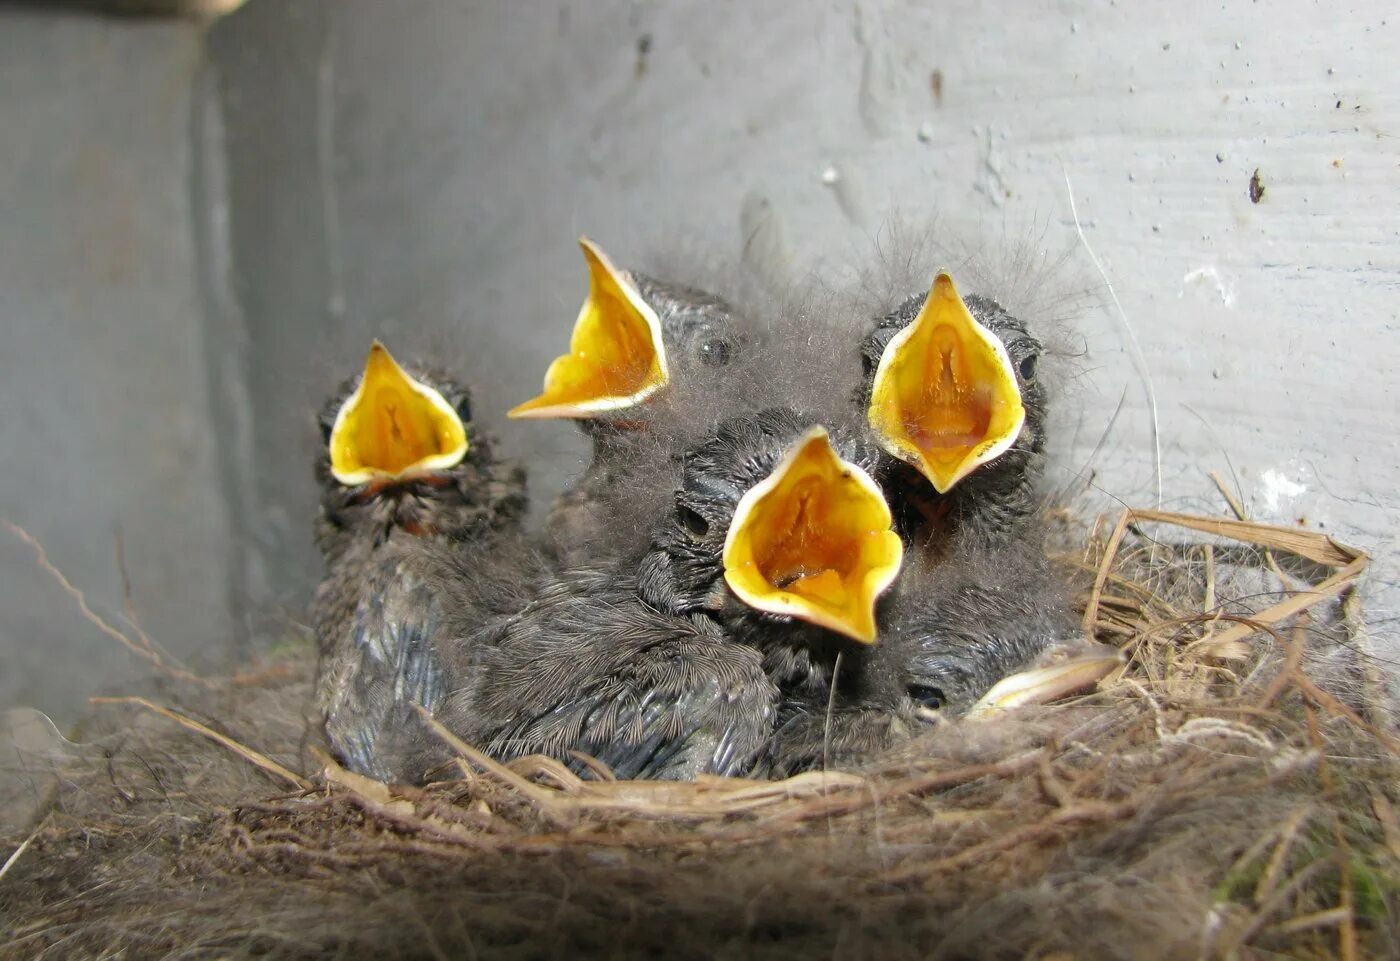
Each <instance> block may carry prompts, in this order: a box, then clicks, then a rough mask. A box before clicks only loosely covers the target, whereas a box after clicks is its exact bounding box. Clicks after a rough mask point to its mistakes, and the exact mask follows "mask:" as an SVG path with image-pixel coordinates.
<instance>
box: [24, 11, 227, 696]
mask: <svg viewBox="0 0 1400 961" xmlns="http://www.w3.org/2000/svg"><path fill="white" fill-rule="evenodd" d="M200 58H201V53H200V42H199V37H198V34H197V33H196V32H195V30H194V29H193V28H192V27H190V26H188V25H185V24H170V23H154V22H151V23H139V24H136V23H129V22H128V23H115V22H107V21H102V20H98V19H89V18H86V17H76V16H55V15H51V14H47V13H44V12H42V11H34V10H27V9H10V8H6V9H0V396H2V397H3V410H4V414H3V416H0V451H3V456H0V463H3V465H4V470H3V475H0V517H4V518H6V519H8V520H11V521H13V522H15V523H18V524H21V525H23V526H24V527H25V528H27V529H28V530H29V531H30V532H32V533H33V534H34V535H35V536H36V537H38V538H39V539H40V540H41V541H42V542H43V543H44V545H45V546H46V547H47V548H48V551H49V554H50V555H51V557H52V559H53V561H54V563H55V564H57V565H58V566H59V567H61V568H62V569H63V570H64V571H66V572H67V574H68V575H69V576H70V577H71V578H72V580H73V581H74V582H75V583H76V584H77V585H79V586H80V587H81V588H83V589H84V590H86V591H87V592H88V594H89V597H90V599H91V601H92V603H93V604H94V606H95V607H97V608H98V609H99V610H100V611H102V612H104V613H106V614H109V615H113V616H115V617H118V618H120V617H121V614H122V607H123V603H122V600H123V587H122V578H121V574H120V571H119V567H118V564H117V563H116V559H115V543H116V532H117V531H120V534H121V538H122V542H123V545H124V552H125V558H126V560H125V566H126V569H127V573H128V574H129V576H130V580H131V593H132V600H133V604H134V605H135V607H136V608H137V609H138V610H139V612H140V615H141V617H142V619H143V621H144V623H145V626H146V627H147V628H148V629H149V630H150V632H151V633H152V634H153V635H154V636H155V637H156V638H158V639H159V640H160V641H161V642H162V643H163V644H164V645H165V646H166V647H167V648H168V649H169V651H170V652H172V653H173V654H174V655H176V656H178V657H181V658H186V659H193V660H196V661H198V660H201V659H203V660H212V661H214V662H217V661H218V660H220V659H223V658H225V657H227V655H228V652H229V648H230V644H231V643H232V641H233V638H234V637H235V635H236V632H235V630H234V617H233V612H232V609H231V599H230V594H229V590H230V576H229V574H230V571H229V565H228V562H227V548H226V545H227V544H228V542H229V538H230V524H229V515H228V509H227V502H226V498H225V496H224V492H223V490H222V485H221V481H220V476H219V471H218V468H217V457H216V446H217V438H216V437H215V436H214V435H213V433H212V432H211V431H210V427H209V425H210V410H211V397H210V384H209V379H208V377H207V376H206V374H205V362H204V354H203V338H204V310H203V306H202V302H201V296H200V291H199V284H198V280H197V278H198V272H197V270H196V258H195V249H194V245H193V232H192V225H193V223H194V219H193V217H192V209H191V196H192V195H191V193H190V173H191V155H192V151H191V145H190V135H189V126H190V114H191V92H192V89H193V88H192V78H193V77H194V76H195V75H196V72H197V70H198V67H199V63H200ZM0 663H3V665H4V667H3V669H0V707H4V706H8V705H11V704H15V703H24V704H29V705H33V706H36V707H40V708H42V709H43V710H45V711H48V712H50V713H52V714H53V715H54V716H56V717H60V718H71V717H73V716H74V715H75V714H76V713H77V712H78V711H79V710H80V709H81V708H82V698H83V697H84V696H85V695H87V694H89V693H91V692H92V691H94V690H96V689H99V688H103V687H113V686H117V685H120V684H122V683H124V682H125V681H126V680H127V679H130V678H132V677H134V676H135V675H136V674H138V673H139V666H138V665H137V664H136V663H134V662H133V660H132V658H131V657H130V656H128V655H127V654H125V653H124V652H122V651H120V650H117V649H116V648H115V646H114V645H113V643H112V642H111V641H110V640H108V639H106V638H104V637H102V636H101V635H100V634H99V633H98V632H97V631H96V630H95V629H93V628H92V626H91V625H89V624H87V623H86V622H85V621H84V620H83V619H82V618H81V617H80V616H79V614H78V613H77V611H76V609H75V607H74V605H73V603H72V602H71V601H70V600H69V599H68V598H67V597H65V596H64V595H63V593H62V592H61V591H60V590H59V589H58V588H57V587H56V586H55V584H54V582H53V581H52V580H51V579H49V578H48V577H47V576H46V575H44V574H43V573H41V572H40V571H39V569H38V568H37V567H36V565H35V559H34V555H33V553H32V552H31V551H30V550H29V548H28V547H26V546H25V545H23V544H21V543H19V542H18V541H17V540H16V539H15V538H13V537H11V536H10V535H9V534H8V533H6V532H3V531H0Z"/></svg>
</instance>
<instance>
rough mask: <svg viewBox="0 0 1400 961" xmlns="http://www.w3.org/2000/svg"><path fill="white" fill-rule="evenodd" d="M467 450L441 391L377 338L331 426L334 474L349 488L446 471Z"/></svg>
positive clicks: (460, 427) (461, 430)
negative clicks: (415, 375) (407, 368)
mask: <svg viewBox="0 0 1400 961" xmlns="http://www.w3.org/2000/svg"><path fill="white" fill-rule="evenodd" d="M466 453H467V431H466V427H465V426H464V425H463V424H462V419H461V418H460V417H459V416H458V415H457V412H456V411H455V410H453V409H452V406H451V405H450V404H448V403H447V401H446V400H445V399H444V398H443V396H442V394H440V393H438V392H437V391H436V390H434V389H433V388H431V387H429V386H428V385H427V384H424V383H422V382H420V381H417V380H415V379H413V378H412V377H410V376H409V375H408V374H407V373H406V372H405V371H404V369H403V368H402V367H400V366H399V365H398V363H397V362H396V361H395V360H394V358H393V357H392V356H391V355H390V354H389V351H388V349H386V348H385V346H384V345H383V344H381V343H380V342H379V341H377V340H376V341H375V342H374V344H373V346H371V347H370V350H369V358H368V359H367V360H366V361H365V372H364V375H363V376H362V377H361V378H360V384H359V386H358V387H356V388H355V392H354V393H353V394H351V395H350V396H349V398H347V399H346V401H345V403H344V404H342V405H341V408H340V412H339V413H338V414H337V415H336V419H335V426H334V427H333V428H332V429H331V439H330V457H331V473H332V474H333V475H334V476H335V478H336V480H338V481H340V482H341V483H342V484H345V485H347V486H353V485H356V484H363V483H366V482H368V481H371V480H375V479H382V478H394V477H400V476H402V475H404V474H408V473H412V472H418V471H433V470H445V469H446V468H449V467H452V466H454V465H455V464H457V463H459V462H460V461H461V460H462V458H463V457H465V456H466Z"/></svg>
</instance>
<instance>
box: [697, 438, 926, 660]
mask: <svg viewBox="0 0 1400 961" xmlns="http://www.w3.org/2000/svg"><path fill="white" fill-rule="evenodd" d="M890 524H891V517H890V511H889V507H888V505H886V503H885V500H884V497H883V496H882V495H881V493H880V490H879V488H878V487H877V486H876V485H875V483H874V481H872V480H871V479H870V477H869V475H867V474H866V473H865V472H864V471H863V470H861V469H860V468H859V467H857V466H856V465H854V464H851V463H848V462H846V461H843V460H842V459H841V458H840V457H838V456H837V455H836V452H835V451H834V450H833V449H832V447H831V443H830V440H829V438H828V436H827V433H826V430H825V429H823V428H821V427H816V428H813V429H812V430H811V431H809V432H808V433H807V434H806V435H805V436H804V437H803V438H802V439H801V440H800V441H799V442H798V443H797V444H796V445H795V446H794V447H793V449H792V450H791V451H790V452H789V453H788V454H787V456H786V457H785V458H784V459H783V461H782V462H781V463H780V464H779V465H778V467H777V468H775V469H774V471H773V473H772V474H770V475H769V476H768V477H767V478H765V479H764V480H763V481H761V482H760V483H758V484H756V485H755V486H754V487H753V488H752V489H751V490H750V491H749V492H748V493H746V494H745V495H744V497H743V498H742V499H741V500H740V501H739V506H738V508H737V510H736V511H735V515H734V521H733V522H732V523H731V524H730V527H729V534H728V537H727V538H726V540H725V545H724V569H725V574H724V576H725V580H726V581H727V582H728V584H729V586H730V589H732V590H733V591H734V593H735V594H736V595H737V596H738V597H739V598H740V600H742V601H744V603H746V604H748V605H749V606H751V607H754V608H756V609H758V610H763V611H769V612H772V613H776V614H788V615H791V616H793V617H797V618H800V619H802V620H806V621H810V622H811V623H814V624H818V625H820V626H822V627H825V628H828V629H830V630H833V631H838V632H840V633H841V634H844V635H846V636H847V637H850V638H852V639H854V640H857V641H860V642H862V643H866V644H870V643H873V642H874V641H875V637H876V624H875V602H876V600H877V599H878V597H879V595H880V594H881V592H883V591H884V590H885V588H886V587H888V586H889V585H890V583H891V582H892V581H893V580H894V578H895V575H896V574H897V573H898V572H899V566H900V562H901V559H902V556H903V547H902V545H901V544H900V541H899V537H898V536H897V535H896V534H895V533H894V532H893V531H892V530H890Z"/></svg>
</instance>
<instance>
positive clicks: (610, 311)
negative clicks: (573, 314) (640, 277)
mask: <svg viewBox="0 0 1400 961" xmlns="http://www.w3.org/2000/svg"><path fill="white" fill-rule="evenodd" d="M579 246H580V247H582V248H583V256H584V259H585V260H586V261H587V262H588V285H589V290H588V299H587V300H586V301H584V304H583V308H582V309H581V310H580V311H579V315H578V319H577V320H576V321H575V322H574V330H573V334H572V335H571V337H570V338H569V352H568V353H567V354H564V355H562V356H560V357H557V358H555V359H554V361H553V363H551V364H550V365H549V369H548V370H547V371H546V372H545V375H544V389H543V391H541V393H540V394H539V396H537V397H535V398H532V399H531V400H527V401H526V402H525V403H523V404H520V405H518V406H517V407H515V408H513V409H512V410H511V411H510V414H509V416H511V417H541V418H543V417H574V418H586V417H596V416H597V415H598V414H599V413H601V412H603V411H610V410H622V409H625V408H628V407H633V406H635V405H637V404H640V403H641V402H642V401H644V400H645V399H646V398H648V397H650V396H651V395H652V394H654V393H656V391H658V390H660V389H661V388H663V387H665V386H666V384H667V383H668V381H669V379H670V376H669V374H668V372H667V368H666V351H665V347H664V346H663V345H662V342H661V321H660V319H659V318H658V317H657V316H656V312H655V311H654V310H652V309H651V307H650V306H649V305H648V304H647V303H646V301H644V300H643V299H642V297H641V295H640V294H639V293H638V292H637V290H636V288H635V287H634V286H633V285H632V282H631V280H630V279H629V278H628V276H627V274H626V273H625V272H623V271H621V270H618V268H616V267H615V266H613V264H612V262H611V261H610V260H609V259H608V257H607V255H606V254H604V253H603V251H602V250H600V249H599V248H598V246H597V245H596V244H594V243H593V242H592V241H590V240H588V239H587V238H582V239H580V240H579Z"/></svg>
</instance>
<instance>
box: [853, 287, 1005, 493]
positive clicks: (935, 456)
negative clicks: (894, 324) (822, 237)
mask: <svg viewBox="0 0 1400 961" xmlns="http://www.w3.org/2000/svg"><path fill="white" fill-rule="evenodd" d="M868 416H869V418H870V424H871V426H872V427H873V428H874V429H875V433H876V435H877V436H878V437H879V438H880V444H881V446H882V447H884V448H885V450H887V451H888V452H889V453H890V454H892V455H894V456H895V457H898V458H900V459H901V460H904V461H907V462H908V463H910V464H913V465H914V466H915V467H916V468H918V469H919V471H920V472H921V473H922V474H923V475H924V476H925V477H927V478H928V479H929V481H930V482H932V483H933V486H934V487H935V488H936V489H937V490H938V491H940V492H943V491H947V490H948V489H949V488H951V487H952V486H953V485H954V484H956V483H957V482H958V481H959V480H961V479H962V478H963V477H965V476H967V475H968V474H969V473H971V472H972V471H974V470H976V469H977V468H978V467H979V466H981V465H982V464H984V463H986V462H987V461H989V460H991V459H993V458H995V457H997V456H999V455H1000V454H1002V453H1003V452H1004V451H1005V450H1006V449H1007V448H1008V447H1010V446H1011V444H1012V443H1014V442H1015V440H1016V436H1017V434H1019V433H1020V431H1021V425H1022V423H1024V421H1025V408H1024V406H1023V405H1022V404H1021V394H1020V388H1019V387H1018V385H1017V383H1016V374H1015V371H1014V370H1013V369H1012V366H1011V358H1010V357H1009V356H1008V355H1007V353H1006V348H1005V346H1003V345H1002V343H1001V341H1000V340H998V339H997V337H996V335H995V334H993V333H992V332H991V331H989V330H987V329H986V328H985V327H983V326H982V325H981V324H979V323H978V322H977V319H976V318H975V317H973V316H972V314H971V313H970V312H969V311H968V309H967V305H966V304H965V303H963V300H962V298H961V297H960V296H959V295H958V292H957V289H956V288H955V287H954V286H953V280H952V278H951V277H949V276H948V275H947V274H946V273H940V274H939V275H938V276H937V277H936V278H935V279H934V282H933V289H932V290H930V291H929V295H928V297H927V299H926V300H925V301H924V306H923V309H922V310H921V311H920V312H919V316H918V317H916V318H915V319H914V321H913V323H911V324H909V326H907V327H905V328H904V330H902V331H900V332H899V333H898V334H896V335H895V336H894V337H893V338H892V339H891V340H890V342H889V344H888V346H886V348H885V352H884V354H883V355H882V356H881V358H880V365H879V368H878V369H877V370H876V372H875V380H874V383H873V384H872V386H871V394H870V409H869V412H868Z"/></svg>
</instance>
